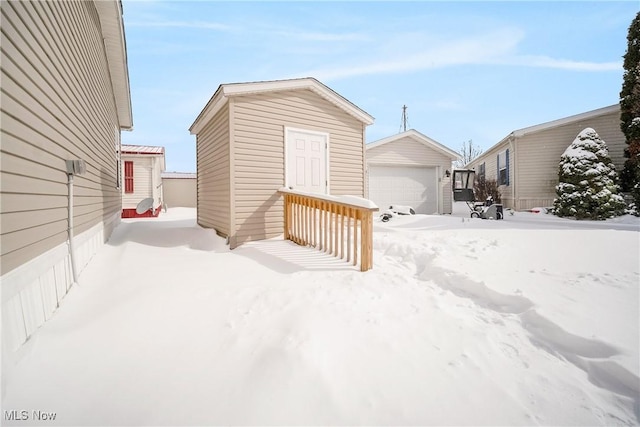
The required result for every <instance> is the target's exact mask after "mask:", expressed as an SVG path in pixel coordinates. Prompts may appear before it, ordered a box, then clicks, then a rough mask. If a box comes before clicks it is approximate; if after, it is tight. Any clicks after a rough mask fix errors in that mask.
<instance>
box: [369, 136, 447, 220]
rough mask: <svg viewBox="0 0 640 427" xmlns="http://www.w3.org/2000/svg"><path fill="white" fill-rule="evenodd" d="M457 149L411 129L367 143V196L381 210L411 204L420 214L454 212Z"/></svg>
mask: <svg viewBox="0 0 640 427" xmlns="http://www.w3.org/2000/svg"><path fill="white" fill-rule="evenodd" d="M459 158H460V155H459V154H458V153H456V152H455V151H453V150H451V149H449V148H447V147H445V146H444V145H442V144H440V143H439V142H437V141H435V140H433V139H431V138H429V137H428V136H426V135H423V134H421V133H420V132H418V131H416V130H413V129H410V130H408V131H406V132H402V133H399V134H397V135H393V136H390V137H387V138H384V139H381V140H378V141H375V142H372V143H370V144H367V177H368V183H369V185H368V198H369V199H371V200H372V201H373V202H374V203H375V204H376V205H378V206H379V207H380V210H381V211H384V210H385V209H388V208H389V206H390V205H405V206H411V207H412V208H413V209H414V210H415V211H416V213H419V214H434V213H435V214H438V213H439V214H450V213H451V208H452V205H451V178H450V176H451V169H452V167H451V165H452V162H453V161H454V160H457V159H459Z"/></svg>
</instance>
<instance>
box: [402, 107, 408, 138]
mask: <svg viewBox="0 0 640 427" xmlns="http://www.w3.org/2000/svg"><path fill="white" fill-rule="evenodd" d="M408 125H409V116H408V115H407V106H406V105H403V106H402V120H401V122H400V131H402V132H406V131H407V126H408Z"/></svg>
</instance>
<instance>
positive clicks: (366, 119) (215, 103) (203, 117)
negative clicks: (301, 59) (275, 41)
mask: <svg viewBox="0 0 640 427" xmlns="http://www.w3.org/2000/svg"><path fill="white" fill-rule="evenodd" d="M295 90H310V91H312V92H314V93H316V94H317V95H319V96H320V97H322V98H324V99H326V100H327V101H329V102H330V103H332V104H334V105H335V106H336V107H338V108H340V109H342V110H344V111H345V112H346V113H348V114H350V115H351V116H353V117H355V118H356V119H358V120H360V121H361V122H362V123H364V124H366V125H370V124H372V123H373V117H372V116H370V115H369V114H367V113H366V112H365V111H363V110H361V109H360V108H358V107H357V106H356V105H354V104H352V103H351V102H350V101H348V100H347V99H346V98H344V97H342V96H341V95H339V94H338V93H336V92H334V91H333V90H332V89H330V88H328V87H327V86H325V85H323V84H322V83H320V82H319V81H318V80H316V79H314V78H312V77H307V78H303V79H291V80H273V81H264V82H249V83H230V84H222V85H220V86H219V87H218V89H217V90H216V92H215V93H214V94H213V96H212V97H211V99H210V100H209V102H207V105H206V106H205V107H204V109H203V110H202V112H201V113H200V114H199V115H198V117H197V118H196V120H195V121H194V122H193V124H192V125H191V127H190V128H189V132H191V134H192V135H195V134H198V133H199V132H200V130H201V129H202V127H203V126H204V125H205V124H206V123H208V122H209V120H211V118H212V117H214V116H215V115H216V113H217V112H218V111H219V110H220V108H222V106H223V105H224V104H225V103H227V102H228V100H229V98H232V97H238V96H246V95H254V94H261V93H269V92H283V91H295Z"/></svg>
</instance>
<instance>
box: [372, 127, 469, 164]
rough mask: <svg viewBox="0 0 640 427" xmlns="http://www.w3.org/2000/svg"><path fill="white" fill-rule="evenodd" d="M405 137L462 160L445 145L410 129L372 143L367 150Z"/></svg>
mask: <svg viewBox="0 0 640 427" xmlns="http://www.w3.org/2000/svg"><path fill="white" fill-rule="evenodd" d="M405 137H409V138H412V139H413V140H415V141H417V142H419V143H421V144H424V145H426V146H427V147H429V148H434V149H435V150H436V151H440V152H441V153H443V154H444V155H446V156H449V157H451V159H452V160H458V159H460V154H458V153H456V152H455V151H453V150H451V149H449V148H447V147H445V146H444V145H442V144H441V143H439V142H438V141H436V140H435V139H431V138H429V137H428V136H426V135H424V134H422V133H420V132H418V131H417V130H415V129H409V130H408V131H406V132H402V133H399V134H397V135H393V136H389V137H386V138H383V139H379V140H377V141H374V142H371V143H369V144H367V145H366V149H367V150H370V149H372V148H376V147H379V146H381V145H384V144H387V143H389V142H393V141H397V140H399V139H402V138H405Z"/></svg>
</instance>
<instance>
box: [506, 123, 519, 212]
mask: <svg viewBox="0 0 640 427" xmlns="http://www.w3.org/2000/svg"><path fill="white" fill-rule="evenodd" d="M515 141H516V136H515V134H514V133H513V132H511V135H509V152H510V153H511V155H510V157H511V159H509V168H510V169H511V170H513V174H512V173H511V171H510V170H509V171H507V173H508V174H509V181H510V184H511V197H512V199H513V210H514V211H517V210H518V209H519V207H520V202H519V200H518V194H517V193H518V179H517V178H516V175H517V174H518V162H517V156H518V154H517V153H516V147H515Z"/></svg>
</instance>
